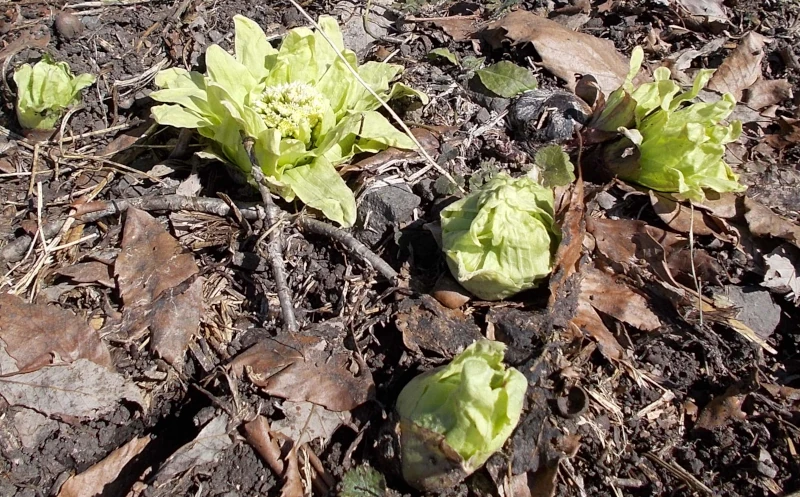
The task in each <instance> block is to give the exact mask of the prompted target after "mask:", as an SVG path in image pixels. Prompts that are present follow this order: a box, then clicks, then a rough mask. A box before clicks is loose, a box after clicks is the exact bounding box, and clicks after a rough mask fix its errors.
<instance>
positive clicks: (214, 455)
mask: <svg viewBox="0 0 800 497" xmlns="http://www.w3.org/2000/svg"><path fill="white" fill-rule="evenodd" d="M231 446H233V439H232V438H231V436H230V435H229V434H228V416H227V415H226V414H220V415H219V416H217V417H216V418H214V419H212V420H211V421H209V422H208V423H207V424H206V425H205V426H204V427H203V429H202V430H200V433H198V434H197V436H196V437H195V438H194V440H192V441H191V442H189V443H187V444H186V445H184V446H182V447H181V448H179V449H178V450H177V451H175V453H174V454H172V455H171V456H170V457H169V459H167V461H166V462H165V463H164V465H163V466H162V467H161V469H160V470H159V472H158V474H157V475H156V480H155V481H156V484H157V485H158V486H162V485H164V484H165V483H167V482H168V481H169V480H172V479H173V478H176V477H178V476H180V475H182V474H184V473H186V472H187V471H192V470H193V469H194V468H196V467H197V466H200V465H203V464H213V463H215V462H217V461H218V460H219V458H220V457H222V454H223V453H224V452H225V451H226V450H227V449H228V448H229V447H231Z"/></svg>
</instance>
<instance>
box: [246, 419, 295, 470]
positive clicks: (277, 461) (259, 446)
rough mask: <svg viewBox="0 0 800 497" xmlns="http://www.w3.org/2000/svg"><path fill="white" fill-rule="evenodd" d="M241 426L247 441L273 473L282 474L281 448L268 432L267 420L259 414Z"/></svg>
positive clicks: (283, 466)
mask: <svg viewBox="0 0 800 497" xmlns="http://www.w3.org/2000/svg"><path fill="white" fill-rule="evenodd" d="M243 426H244V436H245V439H246V440H247V443H249V444H250V445H252V446H253V448H254V449H255V450H256V452H258V455H260V456H261V457H262V458H263V459H264V461H266V462H267V464H268V465H269V467H270V469H272V471H273V472H275V474H277V475H282V474H283V470H284V468H285V465H284V462H283V459H282V457H281V448H280V447H279V446H278V443H277V441H276V440H275V438H274V437H273V436H272V435H271V434H270V427H269V420H268V419H267V418H265V417H264V416H262V415H260V414H259V415H258V416H256V418H255V419H254V420H252V421H248V422H247V423H245V424H244V425H243Z"/></svg>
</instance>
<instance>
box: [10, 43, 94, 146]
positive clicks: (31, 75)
mask: <svg viewBox="0 0 800 497" xmlns="http://www.w3.org/2000/svg"><path fill="white" fill-rule="evenodd" d="M94 81H95V77H94V76H93V75H91V74H81V75H80V76H73V75H72V71H71V70H70V68H69V64H67V63H66V62H55V61H54V60H53V59H52V58H51V57H50V56H48V55H44V56H43V57H42V60H40V61H39V62H37V63H36V64H34V65H33V66H31V65H29V64H23V65H22V66H20V67H19V68H17V70H16V71H14V82H15V83H16V84H17V120H18V121H19V124H20V126H22V127H23V128H25V129H41V130H48V129H53V128H55V127H56V123H57V122H58V120H59V119H61V116H62V115H63V114H64V111H65V110H66V109H67V108H68V107H70V106H72V105H75V104H77V103H79V102H80V101H81V90H82V89H84V88H86V87H87V86H91V85H92V84H93V83H94Z"/></svg>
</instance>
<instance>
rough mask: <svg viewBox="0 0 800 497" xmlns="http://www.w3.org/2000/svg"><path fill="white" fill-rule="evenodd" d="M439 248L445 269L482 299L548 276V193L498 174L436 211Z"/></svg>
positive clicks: (554, 239)
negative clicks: (438, 219) (440, 239)
mask: <svg viewBox="0 0 800 497" xmlns="http://www.w3.org/2000/svg"><path fill="white" fill-rule="evenodd" d="M441 221H442V249H443V250H444V253H445V257H446V259H447V265H448V266H449V268H450V272H451V273H452V274H453V276H454V277H455V278H456V280H457V281H458V282H459V283H461V285H462V286H463V287H464V288H466V289H467V290H469V291H470V292H472V293H473V294H474V295H476V296H477V297H479V298H481V299H484V300H501V299H504V298H506V297H510V296H512V295H514V294H515V293H518V292H521V291H523V290H527V289H529V288H533V287H534V286H536V285H537V283H538V281H539V280H541V279H542V278H544V277H546V276H547V275H549V274H550V271H551V269H552V262H553V254H554V253H555V250H556V248H557V247H558V242H559V240H560V233H559V230H558V229H557V227H556V226H555V223H554V212H553V191H552V190H551V189H549V188H545V187H543V186H541V185H540V184H538V183H537V182H536V181H534V180H533V179H531V178H529V177H527V176H523V177H520V178H512V177H510V176H508V175H507V174H504V173H501V174H498V175H497V176H495V177H494V178H492V179H491V180H489V181H488V182H486V184H484V185H483V187H481V188H480V189H479V190H478V191H476V192H474V193H472V194H470V195H468V196H467V197H465V198H463V199H461V200H459V201H457V202H454V203H453V204H451V205H449V206H447V207H446V208H445V209H443V210H442V213H441Z"/></svg>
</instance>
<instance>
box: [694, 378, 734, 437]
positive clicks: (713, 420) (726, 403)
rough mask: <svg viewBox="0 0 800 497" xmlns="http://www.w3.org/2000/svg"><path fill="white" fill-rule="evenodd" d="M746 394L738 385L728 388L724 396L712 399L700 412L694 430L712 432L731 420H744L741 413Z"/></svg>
mask: <svg viewBox="0 0 800 497" xmlns="http://www.w3.org/2000/svg"><path fill="white" fill-rule="evenodd" d="M745 397H747V393H746V392H743V391H742V389H741V387H740V386H739V385H733V386H732V387H730V388H728V390H726V391H725V393H724V394H722V395H720V396H717V397H714V398H713V399H712V400H711V402H709V403H708V405H706V407H705V408H703V410H702V411H700V416H699V417H698V418H697V423H696V424H695V425H694V426H695V428H700V429H704V430H714V429H715V428H721V427H723V426H727V425H728V424H729V423H730V422H731V421H732V420H740V421H741V420H744V419H745V418H746V417H747V416H746V415H745V413H744V412H742V403H743V402H744V399H745Z"/></svg>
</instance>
